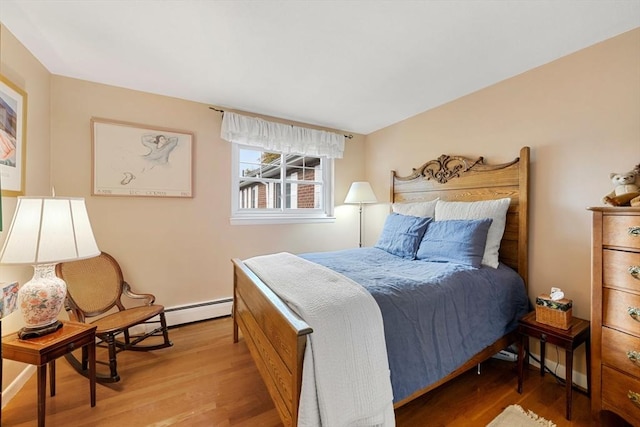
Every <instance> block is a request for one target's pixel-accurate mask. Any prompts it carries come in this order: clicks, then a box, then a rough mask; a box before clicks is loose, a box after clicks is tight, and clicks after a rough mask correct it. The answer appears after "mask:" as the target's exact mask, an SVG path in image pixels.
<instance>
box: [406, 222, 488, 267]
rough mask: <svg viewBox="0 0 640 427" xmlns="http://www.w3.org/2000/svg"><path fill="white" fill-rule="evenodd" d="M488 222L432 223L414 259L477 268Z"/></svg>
mask: <svg viewBox="0 0 640 427" xmlns="http://www.w3.org/2000/svg"><path fill="white" fill-rule="evenodd" d="M492 221H493V220H492V219H491V218H485V219H473V220H464V219H455V220H449V221H432V222H431V223H429V224H428V227H427V231H426V232H425V233H424V237H423V238H422V241H421V242H420V246H419V248H418V252H417V253H416V258H417V259H421V260H424V261H434V262H451V263H456V264H464V265H470V266H472V267H475V268H479V267H480V265H481V263H482V256H483V255H484V247H485V244H486V243H487V233H488V232H489V227H490V226H491V222H492Z"/></svg>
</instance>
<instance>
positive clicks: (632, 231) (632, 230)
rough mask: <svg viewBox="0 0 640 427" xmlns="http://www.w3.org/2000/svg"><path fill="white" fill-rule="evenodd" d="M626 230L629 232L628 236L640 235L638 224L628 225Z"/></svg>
mask: <svg viewBox="0 0 640 427" xmlns="http://www.w3.org/2000/svg"><path fill="white" fill-rule="evenodd" d="M627 232H628V233H629V236H634V237H640V227H638V226H635V227H629V230H627Z"/></svg>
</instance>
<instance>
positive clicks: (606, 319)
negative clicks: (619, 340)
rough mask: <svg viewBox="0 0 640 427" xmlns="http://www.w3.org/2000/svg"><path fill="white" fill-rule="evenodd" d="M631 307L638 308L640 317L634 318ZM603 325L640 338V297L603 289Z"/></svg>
mask: <svg viewBox="0 0 640 427" xmlns="http://www.w3.org/2000/svg"><path fill="white" fill-rule="evenodd" d="M629 307H631V308H636V309H637V310H638V313H639V315H638V316H636V317H635V318H634V317H632V316H631V315H630V314H629ZM636 319H638V320H636ZM602 324H603V325H604V326H609V327H610V328H614V329H618V330H620V331H624V332H626V333H628V334H631V335H635V336H637V337H640V295H635V294H631V293H628V292H623V291H618V290H615V289H608V288H603V289H602Z"/></svg>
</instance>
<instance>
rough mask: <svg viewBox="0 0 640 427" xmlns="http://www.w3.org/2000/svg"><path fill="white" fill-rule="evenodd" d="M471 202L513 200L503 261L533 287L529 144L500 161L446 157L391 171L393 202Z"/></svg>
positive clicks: (502, 250) (502, 252) (501, 256)
mask: <svg viewBox="0 0 640 427" xmlns="http://www.w3.org/2000/svg"><path fill="white" fill-rule="evenodd" d="M437 197H439V198H440V200H449V201H459V202H470V201H477V200H490V199H501V198H504V197H510V198H511V204H510V205H509V210H508V212H507V224H506V227H505V231H504V236H503V237H502V242H501V244H500V261H501V262H503V263H504V264H506V265H508V266H510V267H511V268H513V269H514V270H516V271H517V272H518V273H519V274H520V276H521V277H522V278H523V280H524V283H525V286H527V285H528V279H529V277H528V276H529V266H528V245H529V209H528V200H529V147H523V148H522V149H520V157H518V158H516V159H515V160H513V161H511V162H508V163H504V164H498V165H488V164H485V162H484V158H482V157H479V158H477V159H469V158H466V157H460V156H450V155H444V154H443V155H442V156H440V157H438V158H437V159H435V160H431V161H428V162H427V163H425V164H423V165H422V166H420V167H418V168H414V169H413V173H412V174H411V175H409V176H406V177H401V176H398V175H397V174H396V172H395V171H391V202H392V203H402V202H418V201H427V200H434V199H435V198H437Z"/></svg>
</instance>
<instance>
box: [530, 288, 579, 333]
mask: <svg viewBox="0 0 640 427" xmlns="http://www.w3.org/2000/svg"><path fill="white" fill-rule="evenodd" d="M572 307H573V302H572V301H571V300H570V299H566V298H563V299H561V300H558V301H553V300H552V299H551V297H550V296H549V295H544V294H543V295H540V296H539V297H537V298H536V322H539V323H544V324H545V325H549V326H553V327H554V328H560V329H569V328H570V327H571V326H570V325H571V318H572V311H573V308H572Z"/></svg>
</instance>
